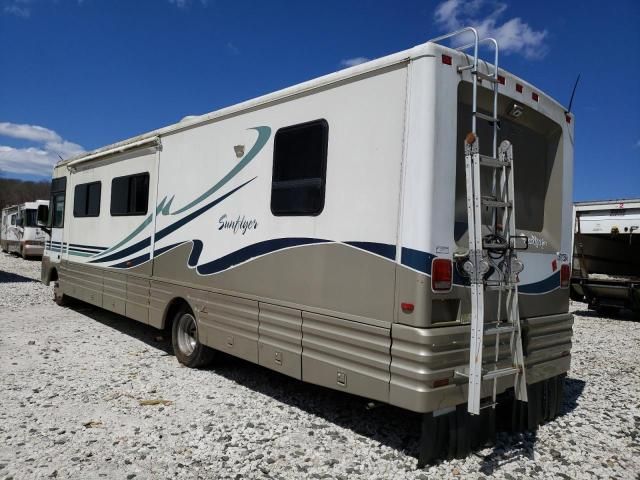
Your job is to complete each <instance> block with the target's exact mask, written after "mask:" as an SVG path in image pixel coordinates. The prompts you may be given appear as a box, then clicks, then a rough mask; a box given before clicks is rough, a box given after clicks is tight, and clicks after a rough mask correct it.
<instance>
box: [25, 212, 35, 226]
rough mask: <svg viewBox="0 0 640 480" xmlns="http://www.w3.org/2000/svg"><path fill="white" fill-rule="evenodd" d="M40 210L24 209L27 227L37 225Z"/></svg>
mask: <svg viewBox="0 0 640 480" xmlns="http://www.w3.org/2000/svg"><path fill="white" fill-rule="evenodd" d="M37 216H38V211H37V210H33V209H29V210H25V211H24V226H25V227H37V226H38V225H37V223H36V219H37Z"/></svg>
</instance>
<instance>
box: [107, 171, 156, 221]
mask: <svg viewBox="0 0 640 480" xmlns="http://www.w3.org/2000/svg"><path fill="white" fill-rule="evenodd" d="M148 205H149V174H148V173H146V172H145V173H138V174H136V175H127V176H125V177H116V178H114V179H113V180H112V181H111V215H112V216H121V215H146V213H147V210H148Z"/></svg>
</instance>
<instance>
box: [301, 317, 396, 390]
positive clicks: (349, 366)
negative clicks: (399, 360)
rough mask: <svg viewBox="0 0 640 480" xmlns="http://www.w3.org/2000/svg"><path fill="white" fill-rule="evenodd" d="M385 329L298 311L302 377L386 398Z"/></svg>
mask: <svg viewBox="0 0 640 480" xmlns="http://www.w3.org/2000/svg"><path fill="white" fill-rule="evenodd" d="M389 333H390V332H389V329H386V328H380V327H374V326H371V325H365V324H361V323H356V322H351V321H347V320H341V319H338V318H334V317H328V316H325V315H317V314H313V313H307V312H303V313H302V379H303V380H304V381H306V382H310V383H314V384H317V385H323V386H325V387H330V388H335V389H338V390H344V391H346V392H349V393H352V394H355V395H361V396H364V397H367V398H371V399H374V400H379V401H383V402H387V401H389V363H390V361H391V357H390V347H391V339H390V335H389Z"/></svg>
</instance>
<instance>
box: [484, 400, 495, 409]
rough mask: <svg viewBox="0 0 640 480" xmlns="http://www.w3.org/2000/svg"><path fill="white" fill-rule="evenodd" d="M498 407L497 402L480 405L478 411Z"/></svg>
mask: <svg viewBox="0 0 640 480" xmlns="http://www.w3.org/2000/svg"><path fill="white" fill-rule="evenodd" d="M496 406H498V402H493V401H492V402H487V403H481V404H480V410H484V409H485V408H493V407H496Z"/></svg>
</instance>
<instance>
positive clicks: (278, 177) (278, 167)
mask: <svg viewBox="0 0 640 480" xmlns="http://www.w3.org/2000/svg"><path fill="white" fill-rule="evenodd" d="M328 138H329V124H328V123H327V121H326V120H314V121H312V122H307V123H301V124H299V125H293V126H291V127H284V128H281V129H280V130H278V131H277V132H276V135H275V140H274V147H273V176H272V183H271V212H272V213H273V214H274V215H306V216H310V215H319V214H320V212H322V209H323V208H324V192H325V183H326V171H327V144H328Z"/></svg>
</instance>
